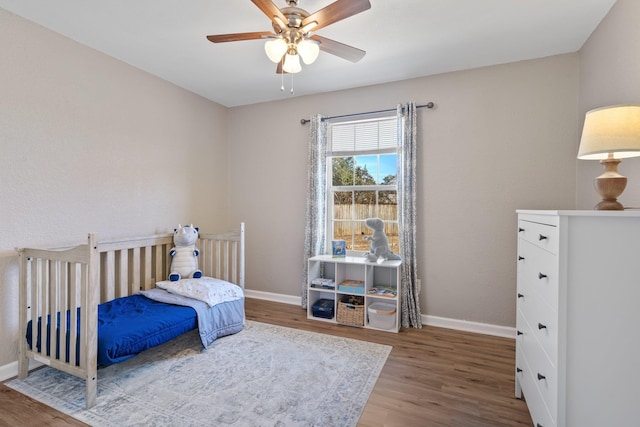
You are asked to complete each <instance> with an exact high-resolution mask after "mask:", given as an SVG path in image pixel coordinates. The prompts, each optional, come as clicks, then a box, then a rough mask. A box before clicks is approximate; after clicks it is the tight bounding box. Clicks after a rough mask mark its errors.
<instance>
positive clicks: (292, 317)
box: [0, 298, 532, 427]
mask: <svg viewBox="0 0 640 427" xmlns="http://www.w3.org/2000/svg"><path fill="white" fill-rule="evenodd" d="M246 314H247V319H249V320H255V321H258V322H264V323H271V324H275V325H280V326H286V327H291V328H297V329H304V330H307V331H313V332H320V333H326V334H331V335H339V336H343V337H348V338H355V339H360V340H365V341H371V342H377V343H380V344H387V345H391V346H393V350H392V351H391V354H390V355H389V358H388V359H387V362H386V364H385V366H384V368H383V370H382V373H381V374H380V377H379V378H378V382H377V383H376V386H375V388H374V390H373V392H372V394H371V396H370V398H369V401H368V402H367V406H366V407H365V410H364V412H363V414H362V417H361V418H360V422H359V423H358V426H360V427H381V426H386V427H396V426H398V427H400V426H402V427H412V426H416V427H418V426H429V427H432V426H433V427H439V426H458V427H467V426H468V427H485V426H486V427H497V426H531V425H532V421H531V417H530V416H529V412H528V410H527V407H526V404H525V402H524V401H522V400H519V399H516V398H515V397H514V388H515V384H514V379H513V372H514V360H515V343H514V341H513V340H510V339H507V338H499V337H491V336H486V335H480V334H473V333H467V332H460V331H454V330H450V329H443V328H434V327H424V328H423V329H403V330H402V331H400V333H398V334H394V333H390V332H382V331H374V330H368V329H360V328H353V327H348V326H339V325H333V324H329V323H325V322H318V321H313V320H308V319H307V318H306V312H305V311H304V310H302V309H300V307H297V306H293V305H289V304H281V303H276V302H270V301H263V300H256V299H250V298H247V302H246ZM84 425H85V424H83V423H81V422H79V421H76V420H74V419H73V418H70V417H68V416H66V415H64V414H61V413H60V412H58V411H56V410H54V409H51V408H49V407H47V406H45V405H42V404H41V403H39V402H36V401H34V400H32V399H30V398H28V397H26V396H24V395H22V394H20V393H17V392H15V391H13V390H12V389H9V388H8V387H6V386H4V385H3V384H0V426H3V427H4V426H55V427H59V426H84ZM336 427H339V426H336Z"/></svg>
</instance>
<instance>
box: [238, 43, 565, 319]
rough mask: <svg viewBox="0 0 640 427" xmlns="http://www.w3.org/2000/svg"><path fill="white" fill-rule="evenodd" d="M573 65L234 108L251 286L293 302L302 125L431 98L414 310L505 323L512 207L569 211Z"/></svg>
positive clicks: (553, 61) (298, 263) (511, 282)
mask: <svg viewBox="0 0 640 427" xmlns="http://www.w3.org/2000/svg"><path fill="white" fill-rule="evenodd" d="M577 59H578V58H577V54H569V55H562V56H556V57H551V58H546V59H540V60H534V61H526V62H518V63H513V64H507V65H500V66H495V67H488V68H482V69H476V70H471V71H464V72H456V73H448V74H443V75H438V76H432V77H425V78H420V79H415V80H407V81H403V82H399V83H392V84H385V85H380V86H371V87H365V88H360V89H354V90H346V91H340V92H334V93H328V94H322V95H316V96H308V97H301V98H292V99H290V100H286V101H281V102H272V103H265V104H258V105H252V106H247V107H237V108H233V109H232V110H231V114H230V121H229V135H230V146H229V150H230V159H231V169H230V170H231V174H232V179H231V180H230V189H229V190H230V191H229V192H230V195H231V196H230V197H231V216H232V217H233V216H234V215H237V216H239V217H242V218H245V219H246V221H247V223H248V229H247V236H248V239H249V243H248V248H247V250H248V252H247V259H248V262H247V283H248V284H249V287H250V288H251V289H254V290H260V291H266V292H276V293H282V294H287V295H296V296H299V295H300V281H301V275H302V255H301V254H302V247H303V241H304V237H303V232H304V213H305V204H304V200H305V195H306V178H307V169H306V153H307V143H306V141H307V133H308V127H307V126H301V125H300V119H301V118H308V117H309V116H310V115H311V114H314V113H316V112H319V113H322V114H325V115H340V114H347V113H354V112H362V111H370V110H378V109H385V108H390V107H395V105H396V104H397V103H398V102H405V101H409V100H415V101H416V102H417V103H426V102H428V101H433V102H435V104H436V105H437V107H436V108H435V109H434V110H426V109H421V110H419V113H418V118H419V122H420V131H419V137H418V139H419V143H418V146H419V171H418V189H419V200H418V236H419V237H418V239H419V241H418V257H419V260H418V264H419V276H420V277H421V278H422V283H423V290H422V295H421V302H422V311H423V314H428V315H433V316H442V317H448V318H454V319H464V320H471V321H476V322H483V323H490V324H495V325H503V326H514V325H515V305H514V301H515V300H514V295H515V255H514V254H515V246H516V240H515V226H516V214H515V210H516V209H517V208H529V209H538V208H547V209H550V208H563V209H571V208H573V206H574V198H575V166H574V165H575V162H574V158H575V150H576V138H577V132H576V121H577V114H576V100H577V97H578V94H577V87H578V84H577V78H578V62H577ZM298 84H302V83H300V81H299V83H298ZM274 90H278V87H277V86H275V85H274Z"/></svg>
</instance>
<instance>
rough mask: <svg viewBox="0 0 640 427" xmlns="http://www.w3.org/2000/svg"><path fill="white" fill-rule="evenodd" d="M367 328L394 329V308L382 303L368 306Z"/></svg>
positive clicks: (391, 305)
mask: <svg viewBox="0 0 640 427" xmlns="http://www.w3.org/2000/svg"><path fill="white" fill-rule="evenodd" d="M367 312H368V313H369V326H371V327H373V328H378V329H395V327H396V306H395V304H388V303H384V302H374V303H373V304H370V305H369V307H368V309H367Z"/></svg>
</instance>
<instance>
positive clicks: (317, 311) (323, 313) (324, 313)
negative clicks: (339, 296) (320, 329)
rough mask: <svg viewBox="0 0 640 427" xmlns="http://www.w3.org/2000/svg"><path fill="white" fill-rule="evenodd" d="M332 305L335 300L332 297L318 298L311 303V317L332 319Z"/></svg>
mask: <svg viewBox="0 0 640 427" xmlns="http://www.w3.org/2000/svg"><path fill="white" fill-rule="evenodd" d="M334 305H335V302H334V300H332V299H327V298H322V299H319V300H318V301H316V302H315V303H314V304H313V306H311V312H312V313H313V317H320V318H322V319H333V308H334Z"/></svg>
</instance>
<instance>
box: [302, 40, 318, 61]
mask: <svg viewBox="0 0 640 427" xmlns="http://www.w3.org/2000/svg"><path fill="white" fill-rule="evenodd" d="M319 53H320V44H319V43H318V42H315V41H311V40H309V39H302V40H300V43H298V54H299V55H300V57H301V58H302V61H303V62H304V63H305V64H307V65H309V64H313V62H314V61H315V60H316V59H318V54H319Z"/></svg>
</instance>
